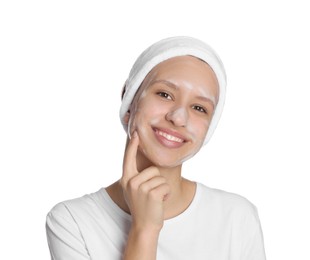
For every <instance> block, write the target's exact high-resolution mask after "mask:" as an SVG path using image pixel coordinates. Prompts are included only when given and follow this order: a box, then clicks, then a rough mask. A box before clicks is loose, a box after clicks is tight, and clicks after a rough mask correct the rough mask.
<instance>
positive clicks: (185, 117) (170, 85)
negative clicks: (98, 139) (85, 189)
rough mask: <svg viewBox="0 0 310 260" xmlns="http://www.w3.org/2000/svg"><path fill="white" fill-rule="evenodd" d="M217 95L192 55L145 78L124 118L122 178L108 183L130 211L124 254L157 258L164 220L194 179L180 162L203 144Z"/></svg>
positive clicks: (187, 195)
mask: <svg viewBox="0 0 310 260" xmlns="http://www.w3.org/2000/svg"><path fill="white" fill-rule="evenodd" d="M217 100H218V82H217V79H216V76H215V74H214V72H213V70H212V69H211V68H210V66H209V65H208V64H206V63H205V62H203V61H201V60H199V59H197V58H195V57H192V56H180V57H174V58H171V59H169V60H166V61H164V62H162V63H160V64H158V65H157V66H156V67H154V68H153V70H152V71H151V72H150V73H149V74H148V75H147V77H146V78H145V80H144V81H143V83H142V85H141V87H140V88H139V90H138V92H137V94H136V96H135V99H134V100H133V103H132V105H131V107H130V112H128V114H127V115H126V118H125V120H126V121H127V122H128V124H129V126H130V128H129V129H130V135H131V136H132V138H131V139H129V138H128V139H127V144H126V149H125V154H124V160H123V175H122V178H121V179H120V180H119V181H117V182H116V183H114V184H112V185H111V186H109V187H108V188H107V192H108V193H109V195H110V196H111V198H112V199H113V200H114V202H115V203H116V204H117V205H118V206H119V207H120V208H122V209H123V210H124V211H126V212H127V213H129V214H131V216H132V225H131V229H130V232H129V236H128V240H127V245H126V248H125V252H124V258H123V259H135V260H139V259H156V251H157V243H158V237H159V234H160V230H161V229H162V227H163V225H164V220H165V219H169V218H172V217H175V216H177V215H179V214H180V213H182V212H183V211H184V210H185V209H186V208H187V207H188V206H189V204H190V203H191V201H192V199H193V197H194V195H195V190H196V184H195V183H194V182H192V181H189V180H187V179H184V178H182V176H181V169H182V163H183V162H184V161H185V160H187V159H189V158H191V157H192V156H194V155H195V154H196V153H197V152H198V151H199V150H200V148H201V146H202V145H203V141H204V138H205V136H206V134H207V131H208V127H209V125H210V122H211V119H212V116H213V113H214V109H215V107H216V104H217Z"/></svg>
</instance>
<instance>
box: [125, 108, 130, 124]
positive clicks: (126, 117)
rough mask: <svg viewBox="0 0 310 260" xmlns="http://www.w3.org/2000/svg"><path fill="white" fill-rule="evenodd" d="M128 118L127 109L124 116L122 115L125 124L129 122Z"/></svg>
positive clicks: (128, 112)
mask: <svg viewBox="0 0 310 260" xmlns="http://www.w3.org/2000/svg"><path fill="white" fill-rule="evenodd" d="M129 118H130V110H128V111H127V112H126V114H125V116H124V123H125V124H126V125H128V123H129Z"/></svg>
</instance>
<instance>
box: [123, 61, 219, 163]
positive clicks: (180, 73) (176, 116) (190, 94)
mask: <svg viewBox="0 0 310 260" xmlns="http://www.w3.org/2000/svg"><path fill="white" fill-rule="evenodd" d="M218 91H219V90H218V82H217V79H216V76H215V74H214V72H213V70H212V69H211V68H210V66H209V65H208V64H206V63H205V62H203V61H201V60H199V59H197V58H195V57H192V56H180V57H174V58H171V59H168V60H166V61H164V62H162V63H160V64H158V65H157V66H156V67H154V68H153V70H152V71H151V72H150V73H149V74H148V76H147V77H146V78H145V80H144V81H143V83H142V85H141V87H140V88H139V90H138V92H137V94H136V96H135V98H134V101H133V103H132V105H131V107H130V114H129V122H128V123H129V126H130V128H129V129H130V133H133V131H137V133H138V135H139V140H140V144H139V148H140V151H139V153H141V156H143V157H145V159H147V160H149V161H151V162H152V163H153V164H154V165H157V166H161V167H175V166H178V165H180V164H182V163H183V162H184V161H185V160H187V159H189V158H190V157H192V156H193V155H195V154H196V153H197V152H198V151H199V150H200V148H201V146H202V145H203V142H204V139H205V136H206V134H207V131H208V128H209V125H210V122H211V119H212V115H213V112H214V109H215V107H216V104H217V100H218V94H219V93H218Z"/></svg>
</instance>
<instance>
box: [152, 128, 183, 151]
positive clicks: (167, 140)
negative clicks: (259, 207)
mask: <svg viewBox="0 0 310 260" xmlns="http://www.w3.org/2000/svg"><path fill="white" fill-rule="evenodd" d="M153 130H154V133H155V136H156V138H157V140H158V141H159V142H160V143H161V144H162V145H163V146H165V147H168V148H179V147H181V146H182V145H183V144H184V143H185V142H186V141H187V140H186V138H185V137H184V136H182V135H181V134H179V133H177V132H174V131H172V130H169V129H159V128H153Z"/></svg>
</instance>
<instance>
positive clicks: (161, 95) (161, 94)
mask: <svg viewBox="0 0 310 260" xmlns="http://www.w3.org/2000/svg"><path fill="white" fill-rule="evenodd" d="M156 94H157V95H158V96H160V97H162V98H166V99H172V98H171V96H170V95H169V94H168V93H166V92H163V91H160V92H157V93H156Z"/></svg>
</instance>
